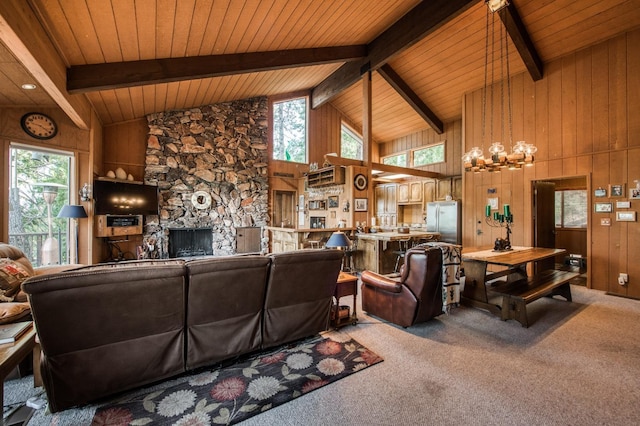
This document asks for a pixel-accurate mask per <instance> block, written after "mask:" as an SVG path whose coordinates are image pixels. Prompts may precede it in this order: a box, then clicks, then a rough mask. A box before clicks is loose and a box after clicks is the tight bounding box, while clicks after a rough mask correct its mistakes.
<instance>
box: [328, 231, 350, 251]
mask: <svg viewBox="0 0 640 426" xmlns="http://www.w3.org/2000/svg"><path fill="white" fill-rule="evenodd" d="M350 245H351V241H349V239H348V238H347V236H346V235H345V234H344V232H342V231H336V232H334V233H333V234H331V237H329V241H327V243H326V244H325V247H329V248H333V247H349V246H350Z"/></svg>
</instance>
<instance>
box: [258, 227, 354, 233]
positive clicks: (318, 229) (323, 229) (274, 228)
mask: <svg viewBox="0 0 640 426" xmlns="http://www.w3.org/2000/svg"><path fill="white" fill-rule="evenodd" d="M267 229H268V230H270V231H282V232H336V231H343V232H344V231H355V229H356V228H286V227H285V228H281V227H279V226H267Z"/></svg>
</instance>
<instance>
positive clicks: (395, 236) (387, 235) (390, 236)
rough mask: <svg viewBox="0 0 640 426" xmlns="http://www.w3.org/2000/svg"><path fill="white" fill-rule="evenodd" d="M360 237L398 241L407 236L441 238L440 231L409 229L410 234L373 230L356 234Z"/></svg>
mask: <svg viewBox="0 0 640 426" xmlns="http://www.w3.org/2000/svg"><path fill="white" fill-rule="evenodd" d="M356 235H357V237H358V239H362V240H378V241H398V240H404V239H405V238H433V240H434V241H437V240H438V239H439V238H440V233H439V232H427V231H409V233H408V234H402V233H400V232H372V233H368V234H356Z"/></svg>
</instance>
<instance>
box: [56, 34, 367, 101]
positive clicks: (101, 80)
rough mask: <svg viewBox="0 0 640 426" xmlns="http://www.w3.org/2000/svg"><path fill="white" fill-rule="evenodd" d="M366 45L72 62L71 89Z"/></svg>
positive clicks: (345, 53)
mask: <svg viewBox="0 0 640 426" xmlns="http://www.w3.org/2000/svg"><path fill="white" fill-rule="evenodd" d="M365 54H366V47H365V46H361V45H358V46H338V47H324V48H317V49H313V48H311V49H294V50H285V51H276V52H252V53H238V54H228V55H211V56H198V57H190V58H166V59H155V60H144V61H132V62H119V63H107V64H89V65H78V66H72V67H70V68H69V70H68V76H67V90H69V92H70V93H82V92H86V91H90V90H104V89H113V88H120V87H130V86H136V85H141V84H151V83H164V82H172V81H179V80H187V79H194V78H206V77H214V76H223V75H232V74H240V73H246V72H255V71H265V70H275V69H282V68H292V67H299V66H308V65H315V64H324V63H333V62H344V61H350V60H355V59H358V58H362V57H363V56H364V55H365Z"/></svg>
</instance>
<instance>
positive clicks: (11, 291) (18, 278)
mask: <svg viewBox="0 0 640 426" xmlns="http://www.w3.org/2000/svg"><path fill="white" fill-rule="evenodd" d="M30 275H31V274H29V271H27V270H26V268H25V267H24V266H22V265H21V264H20V263H18V262H16V261H14V260H11V259H9V258H5V259H0V301H1V302H11V301H13V298H14V297H15V295H16V294H18V292H19V291H20V284H22V281H24V280H25V279H27V278H29V276H30Z"/></svg>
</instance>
